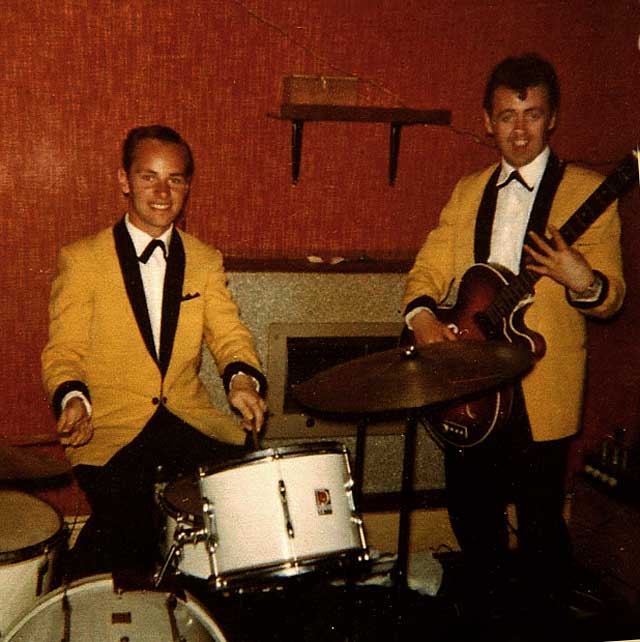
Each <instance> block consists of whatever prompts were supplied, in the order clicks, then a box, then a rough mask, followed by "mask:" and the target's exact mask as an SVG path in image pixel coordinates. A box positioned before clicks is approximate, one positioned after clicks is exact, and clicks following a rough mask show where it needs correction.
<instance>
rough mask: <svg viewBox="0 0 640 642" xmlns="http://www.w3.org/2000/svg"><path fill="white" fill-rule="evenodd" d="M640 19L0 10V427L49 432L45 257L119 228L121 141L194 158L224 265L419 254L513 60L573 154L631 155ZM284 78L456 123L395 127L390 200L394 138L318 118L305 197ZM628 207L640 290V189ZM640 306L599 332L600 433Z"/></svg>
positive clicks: (311, 129)
mask: <svg viewBox="0 0 640 642" xmlns="http://www.w3.org/2000/svg"><path fill="white" fill-rule="evenodd" d="M639 14H640V9H639V8H638V4H637V2H635V0H612V1H611V2H606V3H604V2H585V1H584V0H566V1H564V2H561V3H559V2H557V1H555V0H550V1H541V0H538V1H534V2H530V3H526V4H523V3H520V2H516V1H515V0H503V1H498V2H492V3H477V2H475V1H473V0H449V1H448V2H434V1H432V2H425V1H424V0H423V1H420V2H418V1H417V0H408V1H406V2H402V3H400V2H397V0H376V1H375V2H373V1H372V0H355V1H351V2H344V0H304V1H299V2H291V1H290V0H286V1H285V0H253V1H252V2H246V3H245V2H240V1H239V0H227V1H226V2H222V1H217V2H213V1H211V0H191V1H189V2H184V3H177V2H169V1H167V0H157V1H156V2H152V3H150V2H146V1H143V0H130V1H129V2H126V3H125V2H116V1H112V2H99V3H96V2H89V1H88V0H55V1H54V0H40V1H39V2H38V3H25V2H20V1H19V0H8V1H6V2H4V3H3V23H4V28H3V38H2V39H0V69H1V70H2V78H3V83H2V90H0V109H1V113H2V114H3V127H2V134H3V135H2V142H1V144H0V197H1V203H2V219H3V223H4V233H3V235H2V237H1V241H0V243H1V244H2V256H3V261H2V262H1V263H0V279H1V280H2V282H3V283H4V284H5V287H4V288H3V289H2V291H1V292H0V333H1V334H2V336H4V338H5V340H4V341H3V342H2V348H1V350H2V353H1V356H2V364H3V369H2V372H1V373H0V386H1V389H2V391H3V394H2V402H3V403H2V411H3V419H4V425H3V428H2V431H1V432H2V433H3V434H5V435H9V436H17V435H25V434H32V433H33V434H39V433H47V432H51V431H52V428H53V422H52V419H51V416H50V414H49V412H48V409H47V406H46V399H45V395H44V393H43V390H42V386H41V383H40V374H39V371H40V367H39V354H40V350H41V348H42V346H43V344H44V342H45V340H46V306H47V298H48V291H49V286H50V281H51V278H52V275H53V271H54V266H55V257H56V255H57V252H58V250H59V248H60V246H61V245H62V244H63V243H67V242H69V241H71V240H74V239H76V238H78V237H79V236H82V235H85V234H88V233H91V232H93V231H95V230H97V229H99V228H102V227H104V226H107V225H109V224H111V223H112V222H113V221H114V220H115V219H116V218H118V217H119V216H120V215H121V213H122V208H123V201H122V198H121V196H120V194H119V193H118V189H117V184H116V180H115V171H116V169H117V166H118V160H119V145H120V141H121V139H122V138H123V136H124V134H125V132H126V131H127V130H128V129H129V128H130V127H132V126H135V125H138V124H142V123H152V122H163V123H166V124H169V125H171V126H174V127H175V128H177V129H178V130H179V131H181V132H182V133H183V134H184V135H185V137H186V138H187V139H188V140H189V141H190V142H191V144H192V146H193V149H194V153H195V157H196V168H197V169H196V180H195V184H194V188H193V193H192V198H191V202H190V204H189V211H188V218H187V227H188V228H189V229H190V230H191V231H193V232H195V233H196V234H198V235H200V236H201V237H203V238H204V239H206V240H208V241H210V242H212V243H214V244H216V245H217V246H219V247H220V248H221V249H222V250H223V251H224V252H225V253H226V254H227V255H230V256H231V255H233V256H241V257H258V258H260V257H289V258H291V257H301V256H306V255H308V254H311V253H313V254H320V255H342V256H347V257H350V256H359V255H361V254H367V255H368V256H372V257H375V258H389V257H393V258H407V257H412V256H413V255H414V254H415V252H416V250H417V249H418V247H419V246H420V244H421V242H422V240H423V238H424V236H425V234H426V232H427V231H428V230H429V229H430V228H431V227H432V226H433V225H434V223H435V221H436V220H437V214H438V212H439V210H440V208H441V207H442V205H443V204H444V202H445V200H446V198H447V195H448V194H449V192H450V190H451V188H452V186H453V184H454V182H455V180H456V179H457V177H458V176H460V174H462V173H465V172H467V171H470V170H472V169H474V168H477V167H479V166H481V165H483V164H485V163H486V162H487V161H489V160H491V159H492V158H493V156H494V154H493V150H491V149H490V148H489V147H487V146H486V141H485V139H484V136H483V133H482V120H481V111H480V102H481V95H482V90H483V86H484V82H485V78H486V74H487V72H488V70H489V68H490V67H491V66H492V65H493V64H495V63H496V62H497V61H499V60H500V59H502V58H503V57H504V56H506V55H509V54H512V53H521V52H523V51H526V50H537V51H539V52H540V53H542V54H543V55H545V56H547V57H549V58H550V59H551V60H553V61H554V62H555V64H556V66H557V69H558V72H559V76H560V80H561V83H562V87H563V91H564V93H563V98H562V110H561V117H560V121H559V126H558V131H557V133H556V136H555V147H556V149H557V151H558V152H559V153H560V154H561V155H563V156H564V157H566V158H572V159H584V160H586V161H589V162H592V163H595V164H596V165H597V166H598V167H600V168H601V169H603V170H604V171H606V170H608V169H609V168H610V167H611V163H609V164H606V161H616V160H618V159H620V158H622V156H624V155H625V154H626V153H627V152H628V151H629V150H630V149H631V147H633V146H634V145H635V143H636V140H637V137H638V111H639V110H638V108H637V106H636V101H635V98H636V93H637V91H634V90H637V86H638V72H639V71H640V52H639V51H638V30H639V27H638V25H639V24H640V22H639V21H638V18H639V17H640V16H639ZM293 73H296V74H325V75H345V74H356V75H357V76H359V77H360V78H361V79H362V80H363V83H362V91H361V102H362V103H363V104H369V105H383V106H398V105H400V104H403V105H406V106H410V107H414V108H423V109H430V108H444V109H451V110H452V113H453V126H452V127H451V128H437V127H407V128H405V129H404V131H403V139H402V149H401V153H400V163H399V173H398V179H397V183H396V185H395V187H390V186H389V185H388V183H387V180H386V175H387V160H388V158H387V154H388V137H389V133H388V129H387V127H386V126H385V125H381V124H354V123H332V124H329V123H317V124H308V125H307V126H306V128H305V139H304V149H303V158H302V169H301V176H300V181H299V184H298V185H296V186H293V185H292V184H291V179H290V150H289V141H290V131H289V124H288V123H287V122H284V121H280V120H278V119H275V118H271V117H269V116H268V114H269V113H274V112H277V111H278V107H279V102H280V92H281V80H282V77H283V76H284V75H287V74H293ZM601 163H604V164H602V165H600V164H601ZM628 205H629V206H628V207H627V211H626V212H625V217H624V226H625V249H626V260H627V269H628V273H629V276H630V282H631V283H632V284H635V285H636V286H637V285H639V284H638V283H637V277H636V276H635V273H636V272H637V265H636V259H635V256H634V252H633V249H634V246H636V245H637V243H638V240H639V234H638V231H637V228H638V226H637V224H636V221H635V218H634V214H635V212H636V211H637V210H638V200H637V195H635V196H632V197H630V199H629V201H628ZM637 291H638V288H637V287H635V288H632V291H631V296H630V297H629V299H630V300H629V303H628V305H627V307H626V309H625V311H624V312H623V313H622V315H621V316H620V319H619V320H618V321H617V322H615V323H614V324H610V325H607V326H603V327H600V326H598V327H597V328H596V329H595V330H594V351H593V355H594V356H593V359H592V361H591V365H592V370H591V377H592V378H591V381H592V396H591V397H590V400H589V406H588V408H587V420H588V426H587V428H588V430H589V431H590V432H589V434H592V433H593V431H594V430H595V431H599V432H602V431H603V430H608V429H609V428H610V426H612V425H614V424H616V423H618V422H624V423H625V424H626V425H630V426H631V425H633V427H634V428H635V427H637V424H638V418H637V417H638V412H639V405H640V404H639V402H638V392H637V390H638V387H639V386H638V384H637V381H638V374H637V373H638V362H639V360H640V355H639V352H640V350H639V349H638V348H637V347H636V344H637V334H638V333H637V330H636V327H637V324H636V323H635V321H636V320H637V317H638V303H637V302H636V301H635V298H634V295H635V292H637Z"/></svg>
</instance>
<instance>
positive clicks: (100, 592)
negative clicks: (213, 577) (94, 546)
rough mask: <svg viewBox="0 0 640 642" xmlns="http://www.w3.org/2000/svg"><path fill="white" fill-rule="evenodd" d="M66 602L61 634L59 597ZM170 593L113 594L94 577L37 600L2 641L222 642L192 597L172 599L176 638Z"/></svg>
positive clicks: (107, 578) (108, 580)
mask: <svg viewBox="0 0 640 642" xmlns="http://www.w3.org/2000/svg"><path fill="white" fill-rule="evenodd" d="M65 595H66V597H67V599H68V601H69V607H70V608H69V625H70V627H69V632H70V636H69V637H68V638H65V637H64V632H65V611H64V608H63V598H64V596H65ZM170 597H171V594H169V593H164V592H159V591H143V590H140V591H124V592H118V591H114V586H113V578H112V576H111V575H94V576H92V577H88V578H85V579H83V580H79V581H77V582H73V583H71V584H69V585H68V586H66V587H61V588H59V589H57V590H55V591H53V592H52V593H50V594H49V595H47V596H45V597H44V598H42V599H41V600H39V601H38V602H37V604H36V606H35V607H34V608H32V610H31V611H29V612H28V613H27V614H26V615H24V616H22V617H21V618H20V619H19V620H17V621H15V622H14V623H13V625H12V626H11V627H10V629H9V630H8V632H7V635H6V637H5V638H2V640H3V642H51V641H53V640H63V639H64V640H65V642H121V641H122V640H128V641H130V642H160V641H162V642H164V641H165V640H166V641H169V640H174V639H180V640H184V641H185V642H212V641H213V642H226V641H225V637H224V635H223V634H222V632H221V630H220V629H219V628H218V626H217V625H216V623H215V622H214V621H213V619H211V617H210V616H209V615H208V614H207V612H206V611H205V609H204V608H203V607H202V606H201V605H200V603H199V602H197V601H196V600H195V599H194V598H193V597H192V596H191V595H189V594H188V593H185V599H184V600H182V599H179V598H176V605H175V610H174V617H175V624H176V626H177V629H178V630H177V635H178V637H177V638H176V637H175V636H174V633H173V630H172V623H171V617H170V609H169V607H168V602H167V601H168V599H169V598H170Z"/></svg>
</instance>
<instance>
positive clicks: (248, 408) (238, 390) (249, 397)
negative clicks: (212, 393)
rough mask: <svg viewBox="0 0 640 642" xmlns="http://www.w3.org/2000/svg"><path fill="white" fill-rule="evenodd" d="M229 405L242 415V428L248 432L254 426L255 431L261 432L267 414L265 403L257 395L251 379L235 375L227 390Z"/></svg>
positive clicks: (242, 375) (246, 376)
mask: <svg viewBox="0 0 640 642" xmlns="http://www.w3.org/2000/svg"><path fill="white" fill-rule="evenodd" d="M228 399H229V404H230V405H231V406H232V407H233V408H235V409H236V410H237V411H238V412H239V413H240V414H241V415H242V419H243V422H242V427H243V428H244V429H245V430H247V431H250V430H252V429H253V426H254V425H255V428H256V430H258V431H259V430H261V429H262V426H263V425H264V418H265V414H266V412H267V403H266V402H265V400H264V399H263V398H262V397H261V396H260V395H259V394H258V391H257V390H256V385H255V382H254V380H253V378H252V377H249V376H248V375H245V374H237V375H235V376H234V377H233V380H232V381H231V387H230V388H229V395H228Z"/></svg>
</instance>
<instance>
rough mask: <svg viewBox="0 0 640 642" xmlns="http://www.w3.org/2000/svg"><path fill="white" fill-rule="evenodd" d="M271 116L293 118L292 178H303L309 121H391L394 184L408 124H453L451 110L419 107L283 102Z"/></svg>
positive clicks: (390, 178)
mask: <svg viewBox="0 0 640 642" xmlns="http://www.w3.org/2000/svg"><path fill="white" fill-rule="evenodd" d="M270 116H272V117H274V118H278V119H280V120H290V121H291V180H292V182H293V184H294V185H296V184H297V183H298V179H299V178H300V165H301V161H302V132H303V129H304V123H305V122H308V121H315V122H319V121H332V122H336V121H341V122H361V123H362V122H369V123H389V124H390V126H391V131H390V139H389V171H388V179H389V185H392V186H393V185H395V182H396V177H397V174H398V157H399V155H400V137H401V133H402V128H403V127H404V126H405V125H450V124H451V112H450V111H449V110H445V109H431V110H418V109H409V108H405V107H362V106H357V105H319V104H295V103H283V104H282V105H281V106H280V114H278V115H272V114H270Z"/></svg>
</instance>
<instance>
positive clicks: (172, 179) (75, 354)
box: [42, 125, 266, 576]
mask: <svg viewBox="0 0 640 642" xmlns="http://www.w3.org/2000/svg"><path fill="white" fill-rule="evenodd" d="M192 174H193V158H192V154H191V150H190V148H189V146H188V145H187V143H186V142H185V141H184V140H183V139H182V138H181V137H180V135H179V134H178V133H177V132H175V131H174V130H172V129H170V128H168V127H164V126H161V125H152V126H148V127H138V128H136V129H133V130H131V131H130V132H129V134H128V136H127V138H126V140H125V142H124V146H123V159H122V168H121V169H120V171H119V182H120V186H121V189H122V192H123V194H124V195H125V197H126V199H127V212H126V214H125V216H124V217H123V218H122V219H121V220H120V221H119V222H118V223H116V224H115V225H114V226H113V227H112V228H109V229H106V230H103V231H100V232H98V233H97V234H96V235H94V236H92V237H89V238H86V239H82V240H80V241H78V242H76V243H73V244H71V245H69V246H67V247H65V248H63V250H62V251H61V253H60V258H59V265H58V272H57V274H56V277H55V280H54V282H53V286H52V291H51V299H50V305H49V317H50V322H49V340H48V342H47V345H46V346H45V348H44V351H43V353H42V367H43V379H44V383H45V386H46V389H47V391H48V392H49V395H50V398H51V403H52V407H53V409H54V412H55V413H56V416H57V417H58V424H57V427H58V431H59V433H60V435H61V441H62V443H63V444H64V445H65V446H66V453H67V456H68V458H69V460H70V461H71V463H72V465H73V470H74V474H75V476H76V479H77V480H78V483H79V485H80V487H81V488H82V489H83V491H84V492H85V494H86V496H87V498H88V500H89V503H90V505H91V509H92V515H91V517H90V519H89V521H88V522H87V524H86V525H85V527H84V528H83V530H82V532H81V533H80V536H79V538H78V542H77V544H76V546H75V547H74V550H73V553H74V555H73V556H72V568H71V569H70V575H72V576H80V575H88V574H93V573H98V572H105V571H111V570H116V571H120V570H126V571H132V572H137V573H149V572H150V571H152V570H153V565H154V561H157V560H156V559H155V556H156V554H157V551H158V539H159V530H158V525H157V523H156V522H155V521H154V518H153V516H154V512H155V505H154V484H155V482H156V481H157V471H158V470H159V469H162V471H163V475H164V476H165V478H166V477H173V476H177V475H179V474H183V473H193V472H195V471H196V469H197V466H198V465H199V464H202V463H215V462H220V461H222V460H226V459H228V458H229V457H233V456H239V455H240V454H241V453H242V452H243V451H242V449H241V446H240V444H242V443H243V442H244V433H243V430H242V428H243V427H244V428H245V429H253V428H257V429H258V430H259V429H260V428H261V427H262V424H263V421H264V415H265V411H266V404H265V401H264V399H263V396H262V395H264V392H265V389H266V381H265V379H264V377H263V375H262V373H261V372H260V364H259V361H258V357H257V355H256V352H255V349H254V343H253V339H252V337H251V334H250V332H249V330H248V329H247V328H246V326H245V325H244V324H243V323H242V322H241V320H240V318H239V314H238V310H237V308H236V305H235V304H234V302H233V301H232V299H231V297H230V294H229V292H228V290H227V287H226V279H225V273H224V269H223V262H222V256H221V254H220V252H219V251H218V250H216V249H214V248H212V247H210V246H208V245H206V244H204V243H202V242H201V241H199V240H197V239H196V238H194V237H193V236H191V235H189V234H186V233H184V232H183V231H181V230H179V229H178V228H176V227H175V226H174V222H175V221H176V219H177V218H178V217H179V216H180V214H181V212H182V209H183V206H184V204H185V202H186V199H187V196H188V194H189V188H190V185H191V178H192ZM203 341H204V342H205V343H206V344H207V346H208V347H209V349H210V350H211V352H212V354H213V357H214V359H215V362H216V365H217V368H218V370H219V372H220V374H221V376H222V378H223V383H224V385H225V388H226V390H227V392H228V399H229V403H230V405H231V406H232V407H233V408H234V409H236V410H237V411H238V413H239V414H241V415H242V424H243V425H242V426H241V425H240V422H238V421H236V420H235V419H234V418H233V417H232V416H230V415H229V414H227V413H224V412H223V411H222V410H220V409H218V408H215V407H214V406H213V405H212V404H211V401H210V399H209V396H208V394H207V391H206V389H205V388H204V386H203V384H202V382H201V380H200V378H199V376H198V370H199V366H200V361H201V350H202V344H203Z"/></svg>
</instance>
